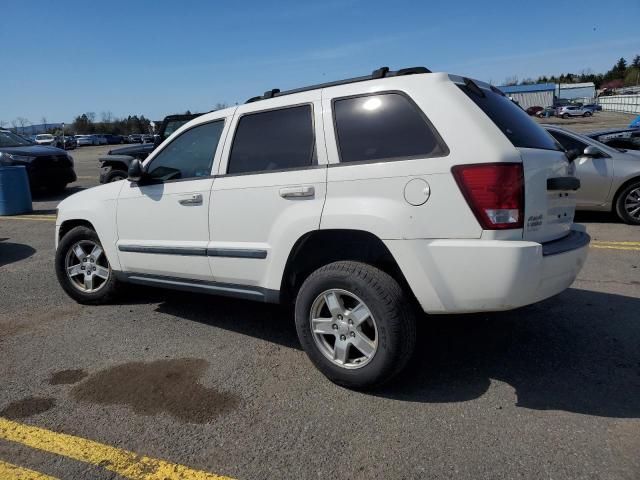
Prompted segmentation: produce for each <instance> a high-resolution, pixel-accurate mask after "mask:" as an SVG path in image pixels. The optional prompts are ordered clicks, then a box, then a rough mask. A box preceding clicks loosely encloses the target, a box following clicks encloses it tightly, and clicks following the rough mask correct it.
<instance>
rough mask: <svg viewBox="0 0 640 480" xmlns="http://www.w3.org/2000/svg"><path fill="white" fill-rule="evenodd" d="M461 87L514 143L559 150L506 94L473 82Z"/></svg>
mask: <svg viewBox="0 0 640 480" xmlns="http://www.w3.org/2000/svg"><path fill="white" fill-rule="evenodd" d="M458 87H459V88H460V90H462V91H463V92H464V93H465V94H466V95H467V97H469V98H470V99H471V100H472V101H473V103H475V104H476V105H477V106H478V107H480V109H481V110H482V111H483V112H484V113H485V114H486V115H487V117H489V119H490V120H491V121H492V122H493V123H494V124H495V125H496V127H498V128H499V129H500V131H501V132H502V133H503V134H504V135H505V136H506V137H507V138H508V139H509V140H510V141H511V143H512V144H513V146H514V147H519V148H540V149H543V150H560V148H559V146H558V144H557V143H556V141H555V140H554V139H553V137H551V135H549V134H548V133H547V132H546V131H545V130H544V129H543V128H542V127H541V126H540V125H538V124H537V123H536V122H535V121H534V120H532V119H531V117H530V116H529V115H528V114H527V112H525V111H524V110H522V108H520V107H519V106H518V105H516V104H515V103H513V102H512V101H511V100H509V99H508V98H507V97H505V96H504V95H502V94H500V93H496V92H493V91H491V90H488V89H486V88H480V87H478V86H477V85H476V84H475V83H473V82H470V83H467V84H465V85H458Z"/></svg>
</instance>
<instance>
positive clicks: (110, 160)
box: [98, 113, 202, 183]
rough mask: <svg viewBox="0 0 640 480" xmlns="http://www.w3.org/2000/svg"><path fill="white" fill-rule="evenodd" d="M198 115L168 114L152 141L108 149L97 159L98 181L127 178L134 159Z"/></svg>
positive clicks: (152, 148) (104, 181)
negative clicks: (98, 163)
mask: <svg viewBox="0 0 640 480" xmlns="http://www.w3.org/2000/svg"><path fill="white" fill-rule="evenodd" d="M200 115H202V114H201V113H193V114H186V115H168V116H166V117H165V118H164V120H163V121H162V124H161V125H160V128H159V129H158V135H157V138H154V143H143V144H142V145H133V146H130V147H122V148H116V149H113V150H109V153H108V154H107V155H105V156H103V157H100V158H99V159H98V161H99V162H100V183H109V182H117V181H120V180H124V179H125V178H127V170H128V169H129V165H130V164H131V162H132V161H133V160H134V159H136V158H137V159H138V160H144V159H145V158H147V156H148V155H149V154H150V153H151V152H153V151H154V150H155V148H156V147H157V146H158V145H160V143H162V142H163V141H164V140H166V139H167V138H168V137H169V136H170V135H171V134H172V133H173V132H175V131H176V130H178V129H179V128H180V127H181V126H182V125H184V124H185V123H187V122H188V121H189V120H193V119H194V118H196V117H199V116H200Z"/></svg>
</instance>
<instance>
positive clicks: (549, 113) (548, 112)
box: [536, 107, 556, 118]
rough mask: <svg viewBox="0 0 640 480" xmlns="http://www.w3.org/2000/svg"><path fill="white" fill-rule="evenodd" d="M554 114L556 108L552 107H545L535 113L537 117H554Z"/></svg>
mask: <svg viewBox="0 0 640 480" xmlns="http://www.w3.org/2000/svg"><path fill="white" fill-rule="evenodd" d="M555 115H556V109H555V108H553V107H545V108H543V109H542V110H540V111H539V112H537V113H536V117H538V118H546V117H554V116H555Z"/></svg>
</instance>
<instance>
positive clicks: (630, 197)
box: [624, 187, 640, 220]
mask: <svg viewBox="0 0 640 480" xmlns="http://www.w3.org/2000/svg"><path fill="white" fill-rule="evenodd" d="M624 209H625V210H626V212H627V214H628V215H629V216H630V217H631V218H633V219H635V220H640V187H638V188H634V189H633V190H631V191H630V192H629V193H628V194H627V196H626V198H625V199H624Z"/></svg>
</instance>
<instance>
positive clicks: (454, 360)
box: [378, 289, 640, 418]
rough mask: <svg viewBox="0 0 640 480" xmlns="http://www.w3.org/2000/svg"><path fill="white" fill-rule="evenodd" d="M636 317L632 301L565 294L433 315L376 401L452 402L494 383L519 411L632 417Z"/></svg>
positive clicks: (639, 325)
mask: <svg viewBox="0 0 640 480" xmlns="http://www.w3.org/2000/svg"><path fill="white" fill-rule="evenodd" d="M638 312H640V299H637V298H631V297H625V296H622V295H613V294H606V293H599V292H593V291H587V290H578V289H569V290H567V291H565V292H564V293H562V294H561V295H558V296H557V297H554V298H552V299H549V300H547V301H545V302H542V303H540V304H537V305H532V306H530V307H525V308H522V309H519V310H515V311H512V312H503V313H494V314H484V315H464V316H455V317H444V316H443V317H439V316H437V317H436V316H432V317H429V318H428V319H426V321H425V322H424V323H422V324H421V325H420V328H419V336H418V342H419V348H417V353H416V355H415V356H414V358H413V360H412V363H411V364H410V366H409V368H407V369H406V370H405V372H403V373H402V374H401V375H400V376H399V377H398V378H397V379H396V380H394V381H393V383H391V384H390V385H388V386H387V387H386V388H385V390H384V391H382V392H378V395H380V396H384V397H387V398H393V399H400V400H404V401H411V402H423V403H441V402H460V401H466V400H472V399H475V398H478V397H480V396H482V395H483V394H484V393H485V392H486V391H487V390H488V389H489V386H490V384H491V380H492V379H495V380H498V381H500V382H505V383H507V384H509V385H510V386H511V387H513V388H514V389H515V394H516V396H517V406H519V407H524V408H530V409H535V410H564V411H569V412H574V413H583V414H588V415H598V416H603V417H614V418H639V417H640V315H639V314H638Z"/></svg>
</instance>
